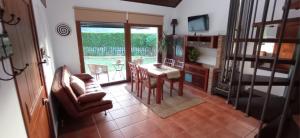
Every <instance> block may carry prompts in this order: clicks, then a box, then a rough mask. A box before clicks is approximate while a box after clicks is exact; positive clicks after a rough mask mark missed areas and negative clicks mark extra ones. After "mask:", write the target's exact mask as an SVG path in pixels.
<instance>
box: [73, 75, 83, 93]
mask: <svg viewBox="0 0 300 138" xmlns="http://www.w3.org/2000/svg"><path fill="white" fill-rule="evenodd" d="M70 84H71V87H72V89H73V91H74V92H75V93H76V95H77V96H80V95H82V94H84V93H85V84H84V82H83V81H82V80H81V79H79V78H77V77H76V76H71V77H70Z"/></svg>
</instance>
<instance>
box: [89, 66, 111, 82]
mask: <svg viewBox="0 0 300 138" xmlns="http://www.w3.org/2000/svg"><path fill="white" fill-rule="evenodd" d="M88 68H89V70H90V72H91V75H95V76H96V79H97V80H99V79H100V75H101V74H106V75H107V82H109V73H108V66H107V65H100V64H88Z"/></svg>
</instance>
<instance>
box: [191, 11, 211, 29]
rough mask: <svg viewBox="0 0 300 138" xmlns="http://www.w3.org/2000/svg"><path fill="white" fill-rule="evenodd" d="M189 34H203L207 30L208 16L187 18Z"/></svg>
mask: <svg viewBox="0 0 300 138" xmlns="http://www.w3.org/2000/svg"><path fill="white" fill-rule="evenodd" d="M188 27H189V32H203V31H208V29H209V17H208V14H205V15H199V16H191V17H188Z"/></svg>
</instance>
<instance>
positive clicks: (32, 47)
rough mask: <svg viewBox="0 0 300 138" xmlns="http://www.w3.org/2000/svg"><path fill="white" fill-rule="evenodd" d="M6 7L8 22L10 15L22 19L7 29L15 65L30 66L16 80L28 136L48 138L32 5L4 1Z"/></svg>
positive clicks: (23, 1)
mask: <svg viewBox="0 0 300 138" xmlns="http://www.w3.org/2000/svg"><path fill="white" fill-rule="evenodd" d="M3 6H4V10H5V15H4V16H5V17H6V19H9V15H10V14H15V15H16V17H20V19H21V21H20V23H19V24H17V25H13V26H10V25H5V28H6V30H7V32H8V35H9V38H10V40H11V43H12V47H13V53H14V54H13V56H12V58H11V62H12V65H13V66H14V67H16V68H22V67H24V66H25V65H26V64H29V66H28V68H27V69H26V70H25V71H24V72H23V73H22V74H21V75H19V76H18V77H16V79H15V82H16V86H17V92H18V96H19V101H20V106H21V110H22V114H23V118H24V122H25V127H26V130H27V135H28V137H30V138H49V137H51V134H52V133H51V132H52V131H50V128H52V127H50V124H51V123H50V122H49V116H48V115H49V114H48V110H47V109H48V108H47V107H46V106H45V105H47V104H45V101H47V100H45V99H47V94H46V90H45V86H44V84H45V83H44V80H43V70H42V66H41V65H40V64H39V62H40V61H41V59H40V55H39V52H38V51H39V48H38V41H37V35H36V30H35V22H34V18H33V10H32V5H31V1H30V0H3ZM16 133H17V132H16Z"/></svg>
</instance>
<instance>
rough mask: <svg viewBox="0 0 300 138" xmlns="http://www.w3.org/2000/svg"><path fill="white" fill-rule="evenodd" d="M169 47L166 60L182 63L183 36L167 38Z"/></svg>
mask: <svg viewBox="0 0 300 138" xmlns="http://www.w3.org/2000/svg"><path fill="white" fill-rule="evenodd" d="M167 41H168V42H169V45H168V47H167V58H170V59H175V60H179V61H183V59H184V36H180V35H169V36H167Z"/></svg>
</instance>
